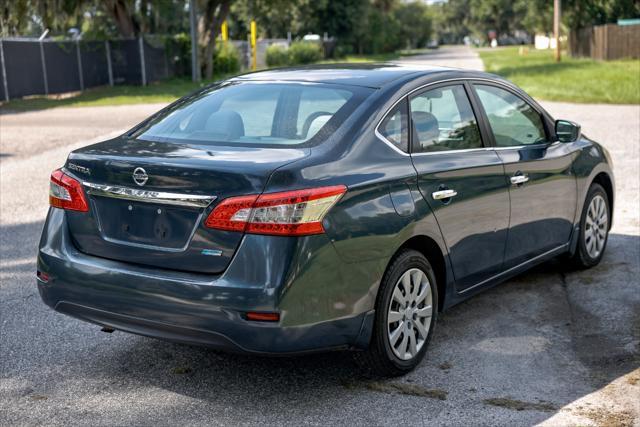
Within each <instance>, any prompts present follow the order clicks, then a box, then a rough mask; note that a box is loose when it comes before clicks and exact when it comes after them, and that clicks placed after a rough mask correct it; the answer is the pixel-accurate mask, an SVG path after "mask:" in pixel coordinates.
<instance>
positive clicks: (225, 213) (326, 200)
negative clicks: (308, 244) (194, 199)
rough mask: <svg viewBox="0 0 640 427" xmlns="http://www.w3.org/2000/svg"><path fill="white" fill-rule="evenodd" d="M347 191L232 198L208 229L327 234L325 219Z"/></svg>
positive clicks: (208, 222)
mask: <svg viewBox="0 0 640 427" xmlns="http://www.w3.org/2000/svg"><path fill="white" fill-rule="evenodd" d="M346 191H347V187H345V186H344V185H336V186H332V187H320V188H311V189H306V190H295V191H284V192H281V193H267V194H261V195H259V196H257V195H252V196H239V197H230V198H228V199H225V200H223V201H222V202H220V204H218V206H216V207H215V209H214V210H213V211H212V212H211V213H210V214H209V216H208V217H207V219H206V221H205V226H207V227H209V228H216V229H218V230H229V231H245V232H247V233H251V234H270V235H280V236H304V235H309V234H320V233H324V228H323V227H322V219H323V218H324V216H325V215H326V214H327V212H328V211H329V209H331V207H332V206H333V205H335V204H336V203H337V202H338V200H339V199H340V197H342V195H343V194H344V193H345V192H346Z"/></svg>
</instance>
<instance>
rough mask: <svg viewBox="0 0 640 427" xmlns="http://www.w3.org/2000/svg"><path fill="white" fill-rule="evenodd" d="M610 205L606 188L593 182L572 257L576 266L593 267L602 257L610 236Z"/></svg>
mask: <svg viewBox="0 0 640 427" xmlns="http://www.w3.org/2000/svg"><path fill="white" fill-rule="evenodd" d="M609 206H610V205H609V197H608V196H607V193H606V191H604V188H602V186H601V185H600V184H596V183H594V184H592V185H591V187H590V188H589V192H588V193H587V199H586V200H585V203H584V207H583V208H582V217H581V218H580V235H579V236H578V246H577V248H576V253H575V254H574V255H573V257H572V261H573V264H574V265H575V266H576V267H578V268H582V269H584V268H591V267H594V266H596V265H597V264H598V263H599V262H600V260H601V259H602V257H603V255H604V250H605V248H606V247H607V240H608V238H609V224H610V219H611V212H610V207H609Z"/></svg>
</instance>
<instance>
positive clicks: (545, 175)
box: [473, 83, 577, 269]
mask: <svg viewBox="0 0 640 427" xmlns="http://www.w3.org/2000/svg"><path fill="white" fill-rule="evenodd" d="M473 86H474V88H475V91H476V93H477V95H478V98H479V100H480V103H481V104H482V106H483V108H484V112H485V114H486V118H487V121H488V123H489V125H490V128H491V131H492V134H493V139H494V142H495V146H496V152H497V153H498V154H499V155H500V157H501V159H502V161H503V162H504V167H505V173H506V175H507V178H508V180H509V184H510V187H509V192H510V195H511V223H510V227H509V237H508V238H507V250H506V255H505V265H504V269H508V268H510V267H514V266H516V265H518V264H521V263H523V262H525V261H527V260H530V259H531V258H534V257H536V256H538V255H541V254H544V253H545V252H548V251H551V250H553V249H556V248H558V247H559V246H562V245H564V244H566V243H568V242H569V239H570V237H571V231H572V229H573V221H574V217H575V213H576V212H575V211H576V197H577V190H576V181H575V176H574V175H573V173H572V168H571V166H572V160H573V151H574V150H573V148H572V144H563V143H559V142H556V143H551V141H550V138H549V135H548V131H547V129H546V128H545V126H544V120H543V117H542V115H541V114H540V112H539V111H537V110H536V109H535V108H534V107H533V106H532V105H531V104H529V103H528V102H526V101H525V100H524V99H523V98H521V97H520V96H518V95H517V94H516V93H515V92H512V91H510V90H507V89H506V88H503V87H498V86H497V85H491V84H485V83H482V84H480V83H477V84H474V85H473Z"/></svg>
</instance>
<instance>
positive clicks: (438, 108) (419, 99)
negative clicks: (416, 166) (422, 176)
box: [410, 85, 482, 153]
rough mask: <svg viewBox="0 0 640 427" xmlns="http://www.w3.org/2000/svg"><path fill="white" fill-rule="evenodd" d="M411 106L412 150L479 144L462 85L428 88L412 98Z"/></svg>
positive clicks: (476, 127) (476, 126) (449, 148)
mask: <svg viewBox="0 0 640 427" xmlns="http://www.w3.org/2000/svg"><path fill="white" fill-rule="evenodd" d="M410 106H411V122H412V132H413V152H414V153H424V152H434V151H447V150H464V149H469V148H480V147H482V140H481V138H480V131H479V129H478V124H477V122H476V118H475V116H474V114H473V110H472V109H471V104H470V103H469V98H468V97H467V94H466V92H465V90H464V86H462V85H453V86H446V87H441V88H437V89H431V90H428V91H426V92H423V93H421V94H419V95H416V96H414V97H413V98H411V105H410Z"/></svg>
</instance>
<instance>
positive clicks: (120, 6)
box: [105, 0, 138, 38]
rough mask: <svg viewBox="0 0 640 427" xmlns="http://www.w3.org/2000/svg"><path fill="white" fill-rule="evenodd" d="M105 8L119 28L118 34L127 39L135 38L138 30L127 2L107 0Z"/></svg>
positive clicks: (123, 0) (124, 0)
mask: <svg viewBox="0 0 640 427" xmlns="http://www.w3.org/2000/svg"><path fill="white" fill-rule="evenodd" d="M105 8H106V9H107V12H108V13H109V15H111V17H112V18H113V21H114V22H115V24H116V27H117V28H118V32H119V33H120V34H121V35H122V36H123V37H127V38H131V37H135V36H136V34H137V32H138V28H137V25H136V23H135V21H134V20H133V15H132V13H131V12H130V11H129V7H128V6H127V2H126V0H107V1H106V2H105Z"/></svg>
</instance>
